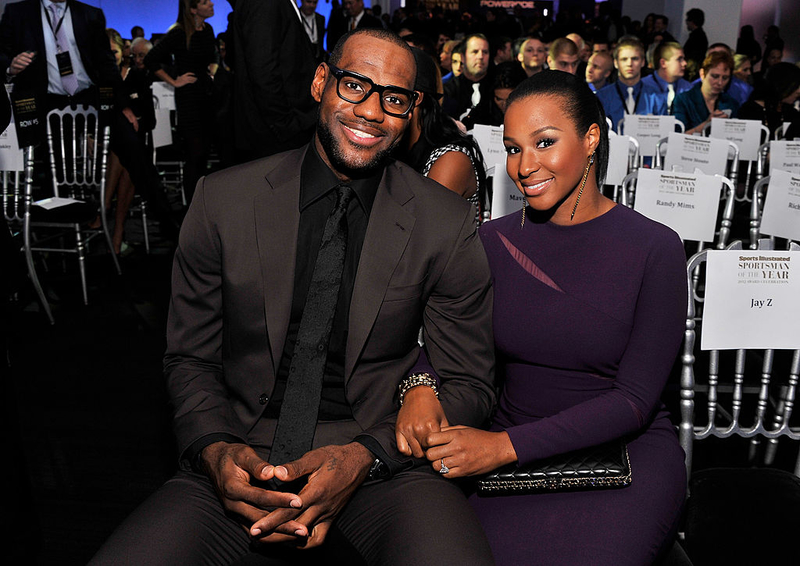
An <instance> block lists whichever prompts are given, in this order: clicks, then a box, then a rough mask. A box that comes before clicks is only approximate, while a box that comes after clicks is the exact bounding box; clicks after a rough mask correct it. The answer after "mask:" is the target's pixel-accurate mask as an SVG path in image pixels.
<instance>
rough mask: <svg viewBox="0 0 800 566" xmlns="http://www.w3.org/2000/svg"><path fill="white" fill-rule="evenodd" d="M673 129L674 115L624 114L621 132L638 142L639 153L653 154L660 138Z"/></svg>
mask: <svg viewBox="0 0 800 566" xmlns="http://www.w3.org/2000/svg"><path fill="white" fill-rule="evenodd" d="M674 131H675V116H640V115H639V114H626V115H625V121H624V122H623V132H624V133H625V135H626V136H631V137H632V138H636V141H638V142H639V154H640V155H655V154H656V144H657V143H658V140H660V139H661V138H665V137H667V136H668V135H669V134H670V133H672V132H674Z"/></svg>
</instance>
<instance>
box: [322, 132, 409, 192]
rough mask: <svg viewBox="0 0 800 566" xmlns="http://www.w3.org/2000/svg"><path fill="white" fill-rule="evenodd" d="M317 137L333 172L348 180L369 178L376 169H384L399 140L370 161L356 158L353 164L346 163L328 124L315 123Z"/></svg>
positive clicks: (339, 145) (345, 158)
mask: <svg viewBox="0 0 800 566" xmlns="http://www.w3.org/2000/svg"><path fill="white" fill-rule="evenodd" d="M317 136H318V137H319V142H320V145H322V149H323V151H325V155H327V156H328V161H329V162H330V164H331V165H332V166H333V168H334V170H335V172H338V173H342V174H343V175H345V176H347V177H349V178H350V179H357V178H359V177H369V176H370V175H372V174H373V173H375V172H376V171H377V170H378V169H381V168H382V167H384V166H385V165H386V163H387V162H388V161H389V160H390V154H391V153H392V150H393V149H394V148H395V146H396V145H397V144H398V142H399V141H400V138H398V139H396V140H395V141H394V143H392V144H390V145H389V146H387V147H386V148H384V149H382V150H380V151H378V152H377V153H376V154H374V155H373V156H372V157H371V158H370V159H363V158H362V159H359V158H356V160H355V162H348V161H347V157H346V156H345V152H344V151H343V150H342V147H341V144H340V143H339V142H338V140H337V139H336V138H335V136H334V135H333V133H332V132H331V130H330V128H329V127H328V124H327V123H326V122H324V121H322V120H318V122H317Z"/></svg>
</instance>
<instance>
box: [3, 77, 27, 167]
mask: <svg viewBox="0 0 800 566" xmlns="http://www.w3.org/2000/svg"><path fill="white" fill-rule="evenodd" d="M9 86H11V85H7V86H6V90H8V87H9ZM4 95H5V96H8V94H7V92H3V91H0V96H4ZM24 169H25V158H24V153H23V151H22V150H21V149H20V148H19V141H18V140H17V128H15V127H14V110H13V107H12V110H11V121H10V122H9V123H8V127H7V128H6V131H4V132H3V133H2V134H0V171H23V170H24Z"/></svg>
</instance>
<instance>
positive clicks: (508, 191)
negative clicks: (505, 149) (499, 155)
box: [492, 163, 523, 218]
mask: <svg viewBox="0 0 800 566" xmlns="http://www.w3.org/2000/svg"><path fill="white" fill-rule="evenodd" d="M522 204H523V199H522V195H521V194H520V192H519V189H517V186H516V185H515V184H514V181H512V180H511V178H510V177H509V176H508V174H507V173H506V167H505V163H503V165H498V166H496V167H495V168H494V177H493V180H492V218H500V217H501V216H505V215H507V214H519V209H520V208H522Z"/></svg>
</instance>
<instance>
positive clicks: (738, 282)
mask: <svg viewBox="0 0 800 566" xmlns="http://www.w3.org/2000/svg"><path fill="white" fill-rule="evenodd" d="M702 328H703V333H702V336H701V339H700V348H701V349H703V350H734V349H739V348H773V349H778V350H783V349H786V350H794V349H797V348H800V252H776V251H752V252H749V251H748V252H744V251H741V250H711V251H709V252H708V264H707V265H706V295H705V307H704V309H703V327H702Z"/></svg>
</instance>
